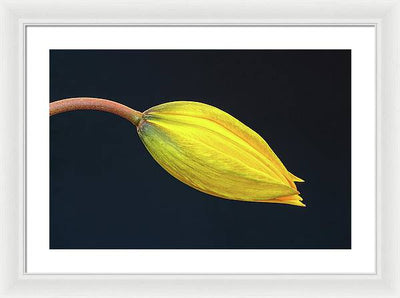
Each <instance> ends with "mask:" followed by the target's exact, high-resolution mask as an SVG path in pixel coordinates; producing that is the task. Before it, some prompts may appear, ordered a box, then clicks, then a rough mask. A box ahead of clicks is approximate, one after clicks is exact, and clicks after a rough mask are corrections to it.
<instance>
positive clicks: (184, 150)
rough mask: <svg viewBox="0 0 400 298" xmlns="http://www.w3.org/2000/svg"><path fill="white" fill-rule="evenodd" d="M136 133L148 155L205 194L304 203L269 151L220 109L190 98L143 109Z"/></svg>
mask: <svg viewBox="0 0 400 298" xmlns="http://www.w3.org/2000/svg"><path fill="white" fill-rule="evenodd" d="M137 131H138V134H139V136H140V139H141V140H142V142H143V144H144V145H145V146H146V148H147V150H148V151H149V152H150V154H151V155H152V156H153V158H154V159H155V160H156V161H157V162H158V163H159V164H160V165H161V166H162V167H163V168H164V169H165V170H166V171H167V172H168V173H170V174H171V175H172V176H174V177H175V178H177V179H178V180H180V181H182V182H183V183H185V184H187V185H189V186H191V187H193V188H195V189H197V190H199V191H202V192H204V193H207V194H210V195H213V196H216V197H220V198H224V199H231V200H239V201H251V202H266V203H282V204H291V205H296V206H305V205H304V204H303V203H302V202H301V201H302V200H303V199H302V198H301V197H300V196H299V192H298V191H297V188H296V185H295V184H294V182H302V181H303V180H301V179H300V178H297V177H296V176H294V175H292V174H291V173H289V172H288V170H287V169H286V168H285V166H284V165H283V164H282V162H281V161H280V160H279V158H278V157H277V156H276V155H275V153H274V152H273V151H272V149H271V148H270V147H269V146H268V144H267V143H266V142H265V141H264V139H263V138H262V137H261V136H260V135H258V134H257V133H256V132H255V131H253V130H252V129H250V128H249V127H247V126H246V125H244V124H243V123H241V122H240V121H239V120H237V119H235V118H234V117H232V116H231V115H229V114H227V113H225V112H224V111H222V110H220V109H217V108H215V107H213V106H210V105H207V104H203V103H198V102H190V101H176V102H169V103H165V104H161V105H158V106H155V107H152V108H150V109H148V110H147V111H145V112H144V113H143V115H142V117H141V120H140V122H139V123H138V125H137Z"/></svg>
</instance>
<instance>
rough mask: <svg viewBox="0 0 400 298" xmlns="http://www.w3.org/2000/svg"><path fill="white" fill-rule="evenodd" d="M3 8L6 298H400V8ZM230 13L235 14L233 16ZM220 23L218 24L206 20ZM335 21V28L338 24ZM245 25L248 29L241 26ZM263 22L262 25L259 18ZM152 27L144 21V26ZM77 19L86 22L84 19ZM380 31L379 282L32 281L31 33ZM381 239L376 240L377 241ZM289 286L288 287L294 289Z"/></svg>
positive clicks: (243, 278)
mask: <svg viewBox="0 0 400 298" xmlns="http://www.w3.org/2000/svg"><path fill="white" fill-rule="evenodd" d="M148 2H149V3H140V2H132V3H129V2H112V1H106V0H104V1H90V2H85V5H82V3H80V2H79V1H75V0H73V1H71V0H70V1H66V0H62V1H57V3H54V2H51V1H44V0H43V1H40V0H37V1H28V0H24V1H18V2H16V1H1V2H0V20H1V23H0V24H1V25H0V65H1V68H0V98H1V109H0V113H1V114H0V119H1V120H0V121H1V122H0V123H1V125H0V133H1V134H0V140H1V144H2V145H1V147H0V148H1V149H0V160H1V163H0V167H1V168H0V185H1V188H0V198H1V207H0V210H2V212H1V215H0V227H1V230H0V231H1V232H0V233H1V234H0V264H1V266H0V293H1V294H2V296H5V297H11V296H21V297H29V296H52V297H61V296H63V297H73V296H87V297H91V296H117V297H118V296H138V297H150V296H167V297H168V296H171V297H172V296H173V297H182V296H184V297H216V296H221V297H244V296H260V297H263V296H294V297H305V296H307V297H310V296H318V297H319V296H326V295H329V296H333V297H344V296H346V297H349V296H354V297H355V296H370V297H371V296H372V297H381V296H387V297H400V274H399V273H400V272H399V271H400V257H399V255H400V254H399V249H400V246H399V240H400V233H399V229H398V226H399V223H400V222H399V216H398V215H397V214H398V212H399V211H400V203H399V201H398V198H397V196H396V193H395V187H393V185H396V182H397V179H398V177H400V176H399V168H400V167H399V166H400V160H399V159H398V157H397V156H398V154H397V153H398V149H397V148H399V147H400V138H399V132H400V122H399V121H398V120H397V117H396V116H397V115H396V113H397V111H398V110H399V108H400V107H399V103H398V98H400V84H399V82H400V68H399V66H398V65H399V63H400V2H399V1H380V2H376V1H364V2H362V3H360V2H359V1H355V0H348V1H344V0H341V1H335V2H333V1H332V2H321V1H318V0H312V1H295V0H292V1H273V2H269V3H268V5H267V4H266V3H265V1H252V2H251V4H250V3H249V4H247V5H246V6H245V7H242V5H244V4H243V3H241V2H240V1H235V0H234V1H229V3H228V2H225V1H222V0H221V1H216V2H215V1H214V2H209V3H208V2H202V3H195V2H191V3H187V2H184V1H182V0H173V1H169V2H167V3H164V4H160V3H156V2H155V1H148ZM227 7H229V9H227ZM207 15H210V16H213V19H210V18H207V17H206V16H207ZM333 15H334V17H335V18H334V19H332V16H333ZM243 16H245V17H246V19H244V18H243ZM260 16H261V17H260ZM144 17H145V18H144ZM78 18H79V19H78ZM117 23H118V24H131V25H159V26H163V25H172V24H174V25H183V24H185V25H246V24H247V25H251V24H263V25H289V26H301V25H334V26H341V25H354V26H356V25H360V24H361V25H366V24H369V25H371V24H372V25H375V26H376V28H377V37H378V38H377V128H376V129H377V173H376V175H377V260H378V267H377V274H373V275H372V274H369V275H83V274H81V275H54V274H53V275H46V274H43V275H36V276H35V275H26V274H24V267H23V265H24V264H23V262H22V260H23V258H24V256H23V254H24V249H23V247H24V229H25V227H24V223H25V221H24V214H25V212H24V208H23V206H24V204H23V202H24V197H25V193H24V183H25V172H24V150H25V149H24V148H25V141H24V140H25V136H24V131H25V128H24V123H25V122H24V118H25V111H24V92H23V90H24V85H23V82H24V77H23V66H24V60H23V58H24V55H23V47H24V40H23V38H22V37H23V36H24V34H23V33H24V30H25V26H26V25H27V24H43V25H56V24H57V25H63V24H64V25H65V24H68V25H74V24H76V25H100V26H103V25H113V24H117ZM371 232H374V231H371ZM288 284H290V286H288Z"/></svg>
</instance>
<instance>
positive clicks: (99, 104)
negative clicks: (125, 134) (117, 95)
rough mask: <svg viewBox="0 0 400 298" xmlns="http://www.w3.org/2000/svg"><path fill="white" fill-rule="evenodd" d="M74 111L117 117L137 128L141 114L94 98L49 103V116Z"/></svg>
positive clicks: (108, 101)
mask: <svg viewBox="0 0 400 298" xmlns="http://www.w3.org/2000/svg"><path fill="white" fill-rule="evenodd" d="M76 110H96V111H103V112H108V113H112V114H115V115H118V116H120V117H122V118H124V119H126V120H128V121H129V122H131V123H133V124H134V125H135V126H137V125H138V124H139V122H140V120H141V119H142V115H143V114H142V113H141V112H138V111H136V110H134V109H131V108H130V107H127V106H125V105H123V104H120V103H118V102H115V101H112V100H107V99H102V98H94V97H75V98H66V99H61V100H58V101H54V102H51V103H50V116H53V115H57V114H60V113H65V112H70V111H76Z"/></svg>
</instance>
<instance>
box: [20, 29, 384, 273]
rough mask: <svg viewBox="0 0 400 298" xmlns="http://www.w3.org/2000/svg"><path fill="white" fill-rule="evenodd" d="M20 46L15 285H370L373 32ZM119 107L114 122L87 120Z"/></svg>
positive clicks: (29, 41) (96, 37)
mask: <svg viewBox="0 0 400 298" xmlns="http://www.w3.org/2000/svg"><path fill="white" fill-rule="evenodd" d="M100 36H101V38H100ZM191 36H192V38H190V37H191ZM260 36H263V39H262V41H264V42H262V41H260ZM324 37H325V38H324ZM81 40H84V44H81ZM104 40H107V43H106V44H102V43H103V42H104ZM218 40H220V42H218ZM132 41H133V42H132ZM110 43H111V44H112V45H113V46H112V47H111V48H110V46H109V44H110ZM26 48H27V52H26V56H27V65H26V66H27V78H26V80H27V92H26V94H27V103H28V104H27V119H28V122H27V126H28V129H27V169H28V171H27V200H26V206H27V208H26V215H27V226H28V228H27V233H26V239H27V249H26V256H27V258H26V263H25V266H26V272H27V273H117V274H118V273H131V274H132V273H134V274H143V273H146V274H148V273H164V274H171V273H175V274H176V273H185V274H188V273H192V274H195V273H197V274H198V273H217V274H223V273H247V274H251V273H253V274H254V273H269V274H274V273H275V274H276V273H279V274H282V273H285V274H293V273H308V274H310V273H311V274H312V273H325V274H327V273H353V274H354V273H364V274H365V273H368V274H370V273H374V272H375V270H376V267H375V262H376V260H375V235H374V226H375V196H374V193H375V183H374V179H375V176H374V172H375V171H374V167H375V161H374V158H375V154H376V152H375V150H374V144H375V135H374V133H373V131H374V127H375V123H374V120H373V119H374V116H375V83H374V82H375V77H374V70H375V63H374V58H375V27H372V26H362V27H355V28H350V27H340V28H327V27H302V28H287V27H268V26H259V27H257V26H251V27H242V28H238V27H206V28H205V27H169V28H157V27H146V26H143V27H112V28H92V27H86V28H85V27H61V28H49V27H33V26H32V27H28V28H27V31H26ZM44 66H45V67H44ZM48 70H50V71H48ZM39 80H40V81H47V83H45V84H39V82H38V81H39ZM269 80H270V82H268V81H269ZM29 82H30V83H29ZM41 85H43V88H40V86H41ZM110 90H113V91H112V92H117V93H115V94H110V93H109V92H111V91H110ZM285 90H288V91H289V92H288V93H285ZM49 91H50V100H46V101H45V100H40V98H49V93H48V92H49ZM146 92H148V93H149V95H148V96H146V94H145V93H146ZM163 93H165V94H166V95H165V96H163ZM118 94H121V95H122V98H121V99H120V100H119V103H118V104H121V101H122V103H124V107H123V108H122V107H121V108H120V107H117V108H116V109H118V112H116V114H117V115H119V116H122V117H120V118H122V119H118V118H117V119H115V118H114V120H117V121H118V122H117V123H121V122H122V123H121V125H124V126H121V127H117V123H114V124H111V123H110V124H108V123H107V122H108V121H111V122H112V121H113V119H110V118H109V117H110V115H107V114H106V115H104V114H100V115H99V113H98V112H97V113H93V112H92V113H90V112H88V111H82V110H81V108H83V109H86V107H87V106H88V105H90V104H93V108H94V109H95V110H96V109H97V110H101V111H103V113H104V111H111V112H112V111H114V107H116V103H115V102H116V101H115V100H112V101H108V102H107V101H104V100H103V99H97V98H116V97H118V96H120V95H118ZM81 95H82V96H81ZM69 97H72V98H73V99H64V100H62V99H63V98H69ZM93 97H95V98H93ZM164 97H166V98H165V99H164ZM29 98H32V99H31V100H29ZM49 101H50V102H51V103H50V113H51V115H52V116H51V117H50V121H49V120H48V117H46V116H45V115H46V113H48V107H47V106H48V105H49ZM30 102H34V104H30ZM110 102H111V103H110ZM68 105H73V106H75V105H82V106H79V107H78V108H77V111H75V113H72V112H71V110H70V107H69V106H68ZM99 105H104V106H102V107H101V108H98V106H99ZM108 105H112V106H111V107H110V109H111V110H109V109H108ZM132 106H134V107H135V109H138V110H141V111H144V110H147V111H146V112H144V113H143V115H141V114H140V112H136V111H134V110H130V108H129V110H127V114H128V116H126V117H125V116H124V112H123V111H124V110H125V109H128V108H127V107H132ZM152 107H153V108H152ZM217 107H218V108H217ZM119 109H121V111H120V110H119ZM53 110H55V112H53ZM64 110H65V111H69V113H64ZM222 110H223V111H222ZM60 111H61V112H60ZM224 111H229V113H225V112H224ZM280 111H282V112H280ZM76 114H77V116H79V115H81V117H83V118H81V119H86V118H87V117H89V118H88V120H86V121H85V120H79V119H77V120H76V117H75V115H76ZM135 115H138V116H137V117H138V118H139V119H138V120H135V119H133V118H132V117H136V116H135ZM231 115H234V116H231ZM273 115H274V116H273ZM99 117H105V118H99ZM123 117H125V118H126V119H127V120H129V121H128V122H127V123H126V121H125V122H123V121H121V120H123ZM235 117H237V118H238V119H244V118H248V120H247V121H246V122H245V123H246V124H247V125H248V126H246V125H245V124H242V123H241V122H239V120H237V119H236V118H235ZM107 119H110V120H107ZM132 119H133V120H132ZM140 119H142V120H140ZM253 119H259V120H258V121H254V120H253ZM75 121H77V124H74V122H75ZM82 121H83V122H82ZM98 121H100V122H99V123H97V122H98ZM91 123H94V125H93V126H92V125H91ZM132 123H133V125H132ZM301 123H303V124H301ZM127 124H128V125H127ZM42 125H43V127H42ZM302 125H303V126H302ZM74 126H76V128H74ZM135 126H136V127H137V132H138V136H139V138H140V139H139V138H137V137H136V139H135V135H134V133H135V131H134V130H135ZM255 126H259V128H258V129H257V130H258V131H259V132H260V135H257V133H256V132H255V131H254V130H252V129H251V127H255ZM296 127H300V128H296ZM91 130H93V134H94V135H93V134H92V133H91V132H90V131H91ZM120 130H123V132H122V133H121V132H119V131H120ZM132 130H133V131H132ZM365 131H370V132H371V133H368V134H365V133H364V132H365ZM107 132H109V134H110V135H109V136H107V135H106V133H107ZM272 132H274V133H272ZM79 133H81V134H79ZM96 134H98V137H97V138H96V139H91V136H92V135H93V136H95V135H96ZM268 134H272V135H274V134H275V135H276V136H275V137H274V139H276V140H277V141H278V140H280V142H278V144H277V145H276V146H278V145H279V146H282V150H281V152H282V154H283V153H284V154H286V155H287V156H288V158H287V159H286V160H287V161H288V162H289V161H290V156H291V155H292V154H293V155H294V154H295V152H298V151H301V154H300V156H301V158H300V159H301V161H300V162H299V163H296V162H295V161H294V160H293V161H292V162H291V163H292V164H294V165H296V164H298V166H297V167H298V168H301V169H302V171H303V173H304V174H303V175H299V174H297V173H296V174H297V175H299V176H303V177H304V175H305V178H304V180H311V181H316V182H315V183H317V184H318V185H319V187H320V188H317V187H316V186H315V187H313V189H314V191H315V192H312V191H311V190H310V191H309V192H310V195H311V198H310V199H309V200H308V201H307V200H306V199H305V198H303V196H304V195H303V193H304V191H305V192H307V189H308V188H307V184H309V183H311V181H309V182H302V181H303V179H302V178H297V176H295V175H293V174H292V173H291V172H288V171H289V170H286V167H285V166H284V165H283V163H286V166H288V165H287V162H285V161H281V160H280V159H279V157H276V155H275V154H277V155H279V153H274V152H273V150H276V149H271V148H270V147H269V146H272V145H268V144H266V143H265V142H267V143H269V144H271V143H272V142H273V140H272V138H269V137H268ZM279 135H283V136H285V137H279ZM300 135H303V137H300ZM261 136H264V139H265V141H264V140H263V138H262V137H261ZM36 140H42V141H41V142H37V141H36ZM47 140H48V142H47ZM123 140H126V142H128V143H125V141H123ZM128 140H129V141H135V142H134V143H130V142H129V141H128ZM140 140H141V141H142V142H143V144H144V146H142V144H140ZM295 144H296V145H295ZM276 146H275V147H276ZM292 146H293V148H296V149H294V151H292V150H288V149H287V148H288V147H289V148H291V147H292ZM123 147H126V149H127V151H120V150H122V148H123ZM285 147H286V150H284V149H285ZM300 148H302V149H300ZM366 148H369V150H367V149H366ZM146 149H147V150H148V151H149V153H150V155H149V154H148V153H147V152H145V150H146ZM114 151H116V152H117V153H116V154H115V152H114ZM270 152H271V153H270ZM275 152H276V151H275ZM30 156H32V157H30ZM33 156H35V158H33ZM49 156H50V158H49ZM118 156H120V158H119V159H118ZM152 157H153V158H154V160H155V161H156V162H157V163H158V164H159V165H161V167H160V166H159V165H157V163H155V162H154V161H153V160H152V159H153V158H152ZM366 161H369V162H366ZM292 167H293V166H292ZM38 168H43V169H44V170H45V171H44V172H43V173H41V174H38V171H37V169H38ZM162 168H164V169H165V170H166V172H168V173H169V174H171V175H168V173H165V172H164V171H163V170H162ZM47 169H49V172H47ZM160 170H161V171H160ZM313 173H315V174H314V175H313ZM171 176H172V177H171ZM281 177H282V178H281ZM307 177H308V178H307ZM319 177H323V179H321V180H319ZM358 177H363V179H358ZM174 178H176V179H174ZM176 180H180V181H176ZM281 181H282V182H281ZM317 181H318V182H317ZM328 181H335V182H334V183H333V185H334V186H332V187H333V189H332V190H330V187H331V183H332V182H328ZM366 181H368V183H366ZM181 182H183V183H184V184H186V185H188V186H190V187H191V188H188V187H187V186H185V185H184V184H182V183H181ZM295 182H296V183H295ZM279 183H281V184H279ZM300 183H303V184H304V186H302V185H296V184H300ZM280 185H281V186H280ZM278 187H281V188H282V190H280V188H278ZM302 188H303V189H305V190H302ZM48 189H50V192H48ZM286 189H287V190H288V192H286ZM281 191H282V194H281ZM292 191H295V193H292ZM270 192H272V194H270ZM297 193H300V195H298V194H297ZM290 195H291V196H290ZM319 197H324V199H319ZM361 198H362V199H361ZM268 203H273V204H268ZM296 226H297V228H295V227H296ZM268 227H270V228H268ZM357 227H360V228H361V227H362V228H361V229H360V230H358V229H357ZM366 228H367V229H368V230H370V231H371V233H368V234H364V233H363V231H364V229H366ZM38 239H42V240H41V241H38ZM207 260H214V261H212V262H211V263H209V262H207ZM234 260H235V261H234ZM299 260H307V263H304V262H303V261H299ZM328 260H330V261H328ZM285 261H286V262H287V264H286V265H285V266H284V267H282V265H281V264H282V263H284V262H285ZM92 264H103V266H99V265H96V266H95V267H92V266H93V265H92ZM339 264H342V266H340V265H339Z"/></svg>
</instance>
